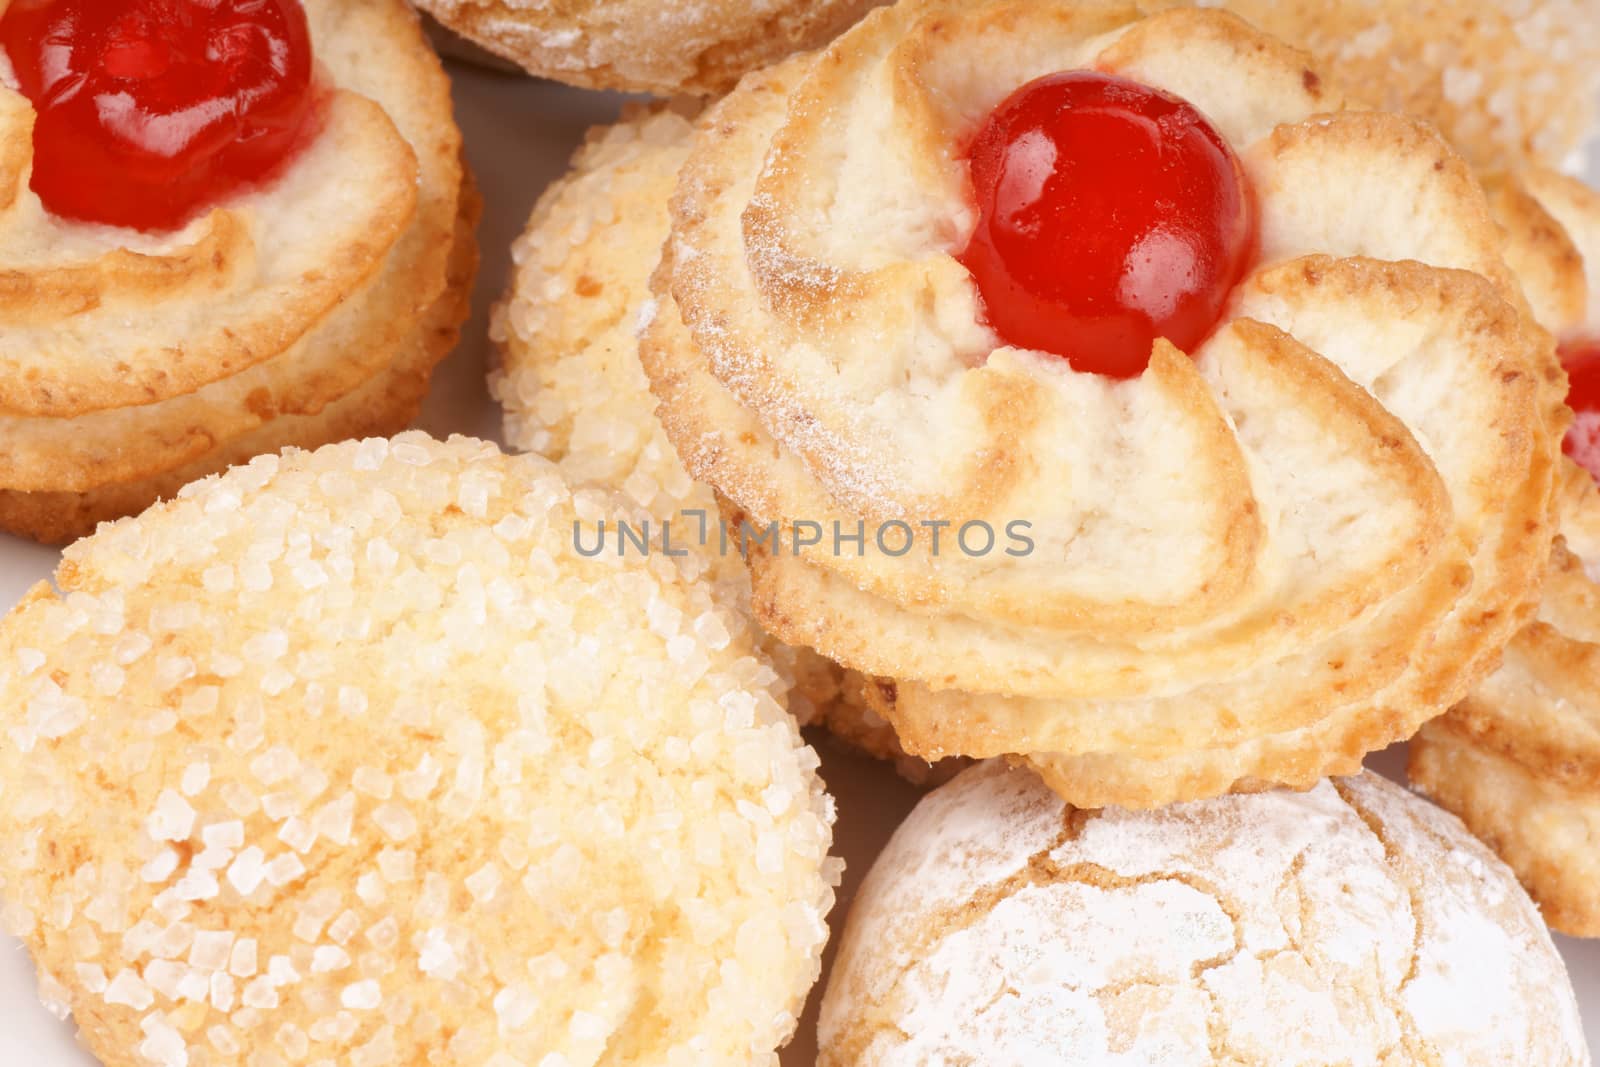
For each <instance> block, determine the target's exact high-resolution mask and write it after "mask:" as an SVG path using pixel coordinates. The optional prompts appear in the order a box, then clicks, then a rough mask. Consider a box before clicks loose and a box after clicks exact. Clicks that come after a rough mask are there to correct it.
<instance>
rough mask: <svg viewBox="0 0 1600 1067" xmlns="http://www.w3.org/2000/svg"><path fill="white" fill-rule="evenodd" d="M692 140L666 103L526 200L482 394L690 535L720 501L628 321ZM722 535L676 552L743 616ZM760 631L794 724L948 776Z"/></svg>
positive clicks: (804, 652)
mask: <svg viewBox="0 0 1600 1067" xmlns="http://www.w3.org/2000/svg"><path fill="white" fill-rule="evenodd" d="M692 137H693V126H692V124H691V120H690V118H689V117H686V116H685V115H684V114H683V113H681V111H678V110H670V109H666V108H657V109H653V110H641V111H639V112H637V113H635V114H633V115H631V116H629V117H626V118H625V119H624V120H623V121H622V122H620V123H617V124H616V125H613V126H604V127H597V128H596V129H594V130H591V131H590V133H589V136H588V138H587V139H586V142H585V144H584V146H583V147H582V148H581V149H580V150H579V151H578V153H577V155H576V156H575V157H574V159H573V161H572V170H571V172H570V173H569V174H568V175H567V176H566V177H564V178H563V179H561V180H560V181H558V182H556V183H555V184H554V185H552V186H551V187H550V188H549V189H548V190H546V191H545V193H544V195H543V196H541V197H540V199H539V203H538V204H537V205H536V206H535V207H534V210H533V216H532V218H531V219H530V220H529V223H528V227H527V230H526V231H525V232H524V233H523V235H522V237H521V238H519V240H518V241H517V244H516V246H515V249H514V253H513V256H512V258H513V260H514V262H515V263H516V264H517V266H516V269H515V273H514V276H513V278H512V280H511V284H510V289H509V291H508V292H507V293H506V295H505V298H504V299H503V300H502V301H501V302H500V303H499V304H498V305H497V307H496V308H495V312H494V316H493V320H492V323H491V326H490V332H491V335H492V338H493V340H494V341H495V343H496V346H497V351H498V353H499V358H500V365H499V367H498V368H497V369H496V370H495V371H494V372H492V373H491V375H490V391H491V392H492V393H493V394H494V396H495V398H496V399H497V400H499V401H500V403H501V405H502V406H503V407H504V409H505V439H506V441H507V443H508V444H510V445H511V446H512V447H514V448H517V449H519V450H522V451H528V452H536V453H538V454H539V455H542V456H545V457H547V458H549V459H551V460H554V461H555V462H556V464H557V465H558V466H559V467H560V468H561V469H562V472H563V473H564V474H566V476H567V477H568V478H570V479H572V480H573V481H574V482H576V483H592V484H596V485H602V486H605V487H606V488H608V489H611V490H613V491H615V492H618V493H620V494H622V495H623V496H626V497H628V498H629V499H631V500H632V501H633V502H634V503H636V504H638V505H639V506H640V507H641V508H643V509H644V510H645V511H646V512H647V513H648V514H650V515H651V516H652V517H653V518H655V519H656V520H658V521H659V520H662V519H666V520H669V521H671V522H672V523H673V524H674V526H675V528H676V529H678V530H679V531H681V532H683V533H686V534H689V535H693V534H694V533H696V532H697V531H698V529H699V527H700V523H701V522H706V523H712V524H714V523H715V521H716V517H717V515H718V506H717V500H716V496H715V494H713V493H712V491H711V489H710V488H709V487H707V486H705V485H702V484H700V483H698V482H695V481H694V480H693V479H692V478H691V477H690V476H689V474H688V473H687V472H686V471H685V470H684V469H683V464H682V463H680V462H679V460H678V457H677V453H675V452H674V451H673V449H672V444H671V442H669V441H668V440H667V437H666V434H665V432H664V431H663V430H662V428H661V424H660V422H659V421H658V420H657V419H656V417H655V406H656V405H655V398H654V397H652V396H651V395H650V382H649V379H648V378H647V377H645V373H644V369H643V367H641V366H640V364H639V355H638V351H639V339H638V334H639V329H638V327H639V323H640V321H641V313H646V312H648V310H649V308H650V307H651V306H652V305H653V304H654V298H653V297H652V296H651V294H650V274H651V272H652V271H653V270H654V269H655V266H656V262H657V261H658V260H659V259H660V254H661V245H662V243H663V242H664V241H665V240H666V238H667V234H668V231H669V230H670V229H671V219H670V217H669V213H668V210H667V205H668V201H669V200H670V198H671V195H672V189H673V186H674V185H675V184H676V181H677V175H678V170H679V168H680V167H682V165H683V161H684V159H685V158H686V157H687V156H688V154H689V146H690V142H691V140H692ZM719 542H720V539H717V540H713V541H712V542H711V543H710V544H708V545H706V546H702V545H700V544H699V543H698V539H697V538H693V537H692V536H691V538H690V543H689V544H687V545H686V546H685V547H687V548H688V549H690V550H693V551H696V552H700V551H701V549H702V548H704V549H706V551H704V552H703V553H702V554H703V556H704V558H705V560H706V564H707V567H706V574H707V578H708V580H710V581H711V582H712V583H713V584H714V585H715V586H716V588H717V591H718V595H719V596H720V597H722V598H723V599H724V600H725V601H726V602H727V603H728V604H730V605H732V606H734V607H735V609H736V610H738V611H739V612H740V613H742V614H745V615H748V613H749V600H750V577H749V572H748V570H747V569H746V567H745V565H744V562H743V560H742V559H740V557H739V554H738V551H737V549H736V548H732V549H730V550H728V551H723V550H721V546H720V543H719ZM763 640H765V643H766V646H767V652H768V654H769V655H770V656H771V657H772V658H773V660H774V662H775V663H776V664H777V665H778V666H779V668H780V670H782V671H783V672H784V673H785V674H786V675H787V676H789V677H792V678H793V680H794V686H793V688H792V689H791V691H790V699H789V710H790V711H791V712H793V713H794V714H795V715H796V717H797V718H799V720H800V722H801V725H813V724H815V725H822V726H826V727H827V728H828V730H829V731H830V732H831V733H832V734H833V735H834V736H836V737H838V738H840V739H841V740H843V741H845V742H846V743H847V744H848V745H849V746H851V747H853V748H857V749H860V750H862V751H865V752H867V753H868V754H869V755H872V756H875V757H877V758H879V759H885V760H890V761H892V762H893V763H894V765H895V768H896V769H897V770H898V771H899V772H900V773H901V774H902V776H904V777H906V778H908V779H910V780H912V781H914V782H919V783H923V782H928V781H930V780H932V779H934V778H937V777H940V776H943V775H947V774H948V773H949V770H948V768H946V769H944V770H941V771H939V772H937V773H936V772H935V770H934V768H932V767H930V765H929V764H928V763H927V761H925V760H921V759H917V758H916V757H914V756H908V755H906V753H905V752H904V751H902V750H901V748H900V745H899V742H898V741H896V739H895V735H894V730H893V728H892V727H890V726H889V724H888V723H887V722H885V721H884V720H883V719H882V718H880V717H879V716H878V715H877V713H876V712H875V711H873V709H872V708H871V707H870V706H868V705H867V704H866V703H864V702H863V700H862V699H861V696H860V694H861V693H862V692H863V686H864V685H865V684H867V683H866V680H865V679H863V678H862V677H860V676H859V675H857V674H855V672H846V671H841V670H840V668H838V667H837V666H836V665H834V664H833V663H831V662H829V661H828V660H826V659H824V658H823V657H821V656H819V655H817V654H816V653H814V652H812V651H811V650H810V649H803V648H791V647H789V646H786V645H783V644H780V643H779V642H777V641H773V640H771V639H770V638H765V637H764V635H763Z"/></svg>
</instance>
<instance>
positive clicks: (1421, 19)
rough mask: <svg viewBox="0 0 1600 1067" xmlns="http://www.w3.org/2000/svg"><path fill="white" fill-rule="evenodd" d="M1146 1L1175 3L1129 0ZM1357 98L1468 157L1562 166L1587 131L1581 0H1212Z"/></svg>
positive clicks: (1598, 19) (1590, 25)
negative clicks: (1421, 121) (1290, 47)
mask: <svg viewBox="0 0 1600 1067" xmlns="http://www.w3.org/2000/svg"><path fill="white" fill-rule="evenodd" d="M1140 6H1141V7H1142V8H1144V9H1146V10H1163V9H1166V8H1169V7H1175V6H1188V5H1181V4H1179V3H1178V2H1176V0H1140ZM1215 6H1218V7H1225V8H1227V9H1228V10H1230V11H1234V12H1237V13H1238V14H1240V15H1242V16H1244V17H1245V18H1247V19H1249V20H1250V21H1251V22H1252V23H1253V24H1255V25H1256V26H1258V27H1260V28H1261V29H1263V30H1265V31H1266V32H1268V33H1270V34H1273V35H1274V36H1276V37H1279V38H1281V39H1282V40H1285V41H1288V42H1290V43H1291V44H1296V45H1299V46H1301V47H1304V48H1306V49H1309V50H1310V51H1311V53H1312V54H1313V55H1315V56H1316V57H1317V59H1318V61H1319V62H1321V63H1322V64H1323V66H1324V69H1326V70H1327V71H1328V73H1329V74H1330V75H1332V76H1333V77H1334V78H1336V79H1339V80H1340V81H1341V82H1342V83H1343V84H1344V85H1346V86H1349V87H1350V89H1351V90H1352V91H1354V92H1357V93H1359V94H1360V96H1361V97H1362V98H1363V99H1366V100H1371V101H1373V102H1374V103H1377V104H1381V105H1382V106H1384V107H1389V108H1393V109H1395V110H1398V111H1406V112H1409V113H1411V114H1414V115H1420V116H1422V117H1424V118H1426V119H1428V120H1430V121H1431V122H1434V123H1436V124H1437V125H1438V127H1439V129H1441V130H1442V131H1444V133H1445V135H1446V136H1448V137H1449V138H1450V140H1451V142H1452V143H1453V144H1454V145H1455V146H1456V147H1457V148H1458V149H1459V150H1460V151H1461V153H1462V155H1464V156H1466V157H1467V159H1468V160H1469V161H1470V162H1472V163H1473V164H1474V165H1476V166H1480V167H1497V168H1498V167H1505V166H1507V165H1508V163H1510V162H1511V161H1515V160H1520V161H1523V162H1529V163H1544V164H1545V165H1548V166H1553V167H1554V166H1562V165H1565V164H1567V163H1568V162H1569V161H1571V160H1573V159H1574V158H1575V155H1576V153H1577V152H1578V151H1579V150H1580V149H1581V148H1582V146H1583V144H1584V141H1585V140H1586V139H1587V138H1590V137H1592V136H1594V134H1595V133H1596V132H1597V131H1596V127H1595V120H1596V117H1597V116H1596V95H1597V94H1600V6H1596V5H1595V4H1593V3H1591V2H1590V0H1294V2H1282V0H1222V2H1221V3H1219V4H1217V5H1215Z"/></svg>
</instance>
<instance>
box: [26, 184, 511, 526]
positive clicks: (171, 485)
mask: <svg viewBox="0 0 1600 1067" xmlns="http://www.w3.org/2000/svg"><path fill="white" fill-rule="evenodd" d="M482 207H483V204H482V199H481V198H480V197H479V196H478V192H477V189H476V187H475V185H474V183H473V181H472V177H471V175H470V174H469V173H466V172H463V182H462V187H461V197H460V203H459V205H458V210H459V213H460V214H459V218H458V219H457V221H456V229H455V234H454V236H453V239H452V240H453V246H452V249H451V253H450V261H449V273H448V275H447V277H446V285H445V290H444V291H443V292H442V293H440V294H439V296H438V298H437V299H436V300H435V301H434V303H433V307H431V308H429V309H428V310H427V312H426V313H425V314H424V315H423V316H422V318H421V319H420V320H419V321H418V322H417V324H416V326H415V327H414V328H413V331H412V333H411V336H409V337H407V338H405V339H404V340H403V341H402V342H401V344H400V346H399V348H398V349H397V350H396V351H395V354H394V357H393V359H392V360H391V362H390V363H389V365H388V366H387V367H384V368H383V369H382V370H380V371H379V372H378V373H377V374H375V375H373V376H372V377H371V378H369V379H367V380H366V381H365V382H362V383H361V384H360V385H358V386H357V387H356V388H355V389H354V390H353V391H351V392H349V393H346V394H344V395H343V396H341V397H339V398H337V399H335V400H333V401H332V402H330V403H329V404H328V405H327V406H326V407H324V408H323V409H322V410H321V411H319V412H317V413H316V414H314V415H312V414H292V413H284V414H280V415H278V416H276V417H275V418H273V419H271V420H269V421H267V422H265V423H262V424H261V425H260V426H259V427H257V428H256V429H254V430H251V431H249V432H247V433H244V434H242V435H240V436H239V437H236V438H233V439H232V440H229V441H226V442H224V443H223V444H222V445H220V446H219V447H217V448H214V449H212V450H211V451H209V452H206V453H204V454H203V455H201V456H200V457H198V458H197V459H194V460H191V461H189V462H188V463H185V464H184V465H182V466H180V467H176V468H173V469H171V470H167V471H163V472H161V473H160V474H157V475H154V476H153V477H148V478H143V479H139V480H135V481H130V482H121V483H117V484H113V485H105V486H100V487H98V488H95V489H90V490H88V491H86V492H82V493H73V492H54V493H52V492H19V491H17V490H13V489H0V529H4V530H9V531H11V532H12V533H17V534H21V535H22V536H24V537H29V538H32V539H33V540H35V541H41V542H43V543H45V544H65V543H66V542H69V541H75V540H77V539H78V538H80V537H86V536H88V535H89V534H91V533H93V532H94V529H95V527H96V526H98V525H99V524H100V523H102V522H109V521H111V520H112V519H116V518H120V517H122V516H124V515H134V514H137V513H139V512H141V511H143V510H144V509H145V508H147V507H149V506H150V505H151V504H154V503H155V502H156V501H158V500H164V499H169V498H171V497H172V496H173V495H174V494H176V493H177V491H178V490H179V489H181V488H183V487H184V486H185V485H187V484H189V483H190V482H192V481H196V480H198V479H200V478H204V477H205V476H206V475H208V474H214V473H216V472H217V471H221V470H225V469H227V468H228V467H231V466H233V465H235V464H238V463H243V462H245V461H246V460H248V459H250V458H251V457H253V456H259V455H263V454H265V453H268V452H277V451H280V450H282V449H284V448H287V447H290V446H298V447H301V448H317V447H320V446H322V445H325V444H332V443H334V442H335V441H344V440H349V439H352V438H362V437H387V436H390V435H392V434H397V433H399V432H400V431H401V430H403V429H405V428H406V427H407V426H409V425H411V422H412V420H414V419H415V418H416V417H417V413H418V411H420V410H421V407H422V401H423V399H424V398H425V397H426V396H427V394H428V385H429V382H430V381H431V379H432V376H433V370H434V368H435V367H436V366H437V365H438V364H439V362H440V361H441V360H443V359H444V358H445V357H446V356H448V355H449V354H450V353H451V352H452V351H454V350H455V347H456V343H457V342H458V341H459V340H460V338H461V324H462V323H464V322H466V320H467V316H468V314H469V313H470V311H471V308H470V302H471V298H472V285H473V282H474V281H475V280H476V278H477V273H478V239H477V229H478V221H479V218H480V217H481V215H482Z"/></svg>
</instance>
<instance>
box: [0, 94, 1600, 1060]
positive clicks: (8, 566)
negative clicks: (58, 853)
mask: <svg viewBox="0 0 1600 1067" xmlns="http://www.w3.org/2000/svg"><path fill="white" fill-rule="evenodd" d="M453 74H454V77H455V83H456V90H457V95H456V110H457V112H458V118H459V120H460V122H461V126H462V128H463V130H464V131H465V133H466V141H467V155H468V157H469V158H470V160H471V163H472V166H473V168H474V169H475V170H476V172H477V176H478V181H479V184H480V186H481V187H482V190H483V196H484V200H485V204H486V209H485V216H484V223H483V229H482V231H481V241H482V247H483V273H482V276H481V278H480V280H479V284H478V292H477V298H476V301H475V303H474V317H473V319H472V321H471V322H470V323H469V324H468V326H467V328H466V331H465V334H464V338H463V343H462V346H461V349H460V350H459V351H458V352H457V353H456V354H455V355H454V356H453V357H452V358H451V359H450V360H449V361H448V362H446V363H445V364H444V365H443V366H442V367H441V368H440V369H439V373H438V376H437V378H436V380H435V388H434V393H433V396H432V397H431V398H430V399H429V402H428V406H427V409H426V410H425V412H424V415H423V419H422V423H421V425H422V427H423V428H424V429H427V430H429V431H431V432H433V433H435V434H439V435H445V434H449V433H468V434H474V435H476V436H480V437H489V438H497V437H498V436H499V432H500V419H499V413H498V411H497V410H496V409H495V407H494V405H493V404H492V403H491V402H490V400H489V397H488V394H487V393H486V391H485V388H484V370H485V365H486V359H487V354H488V339H487V312H488V307H489V304H490V303H491V302H492V301H493V300H494V299H495V298H496V297H498V295H499V294H500V292H501V290H502V288H503V287H504V284H505V279H506V276H507V268H508V263H509V259H510V244H511V241H512V239H513V238H514V237H515V236H516V235H517V234H518V233H519V232H521V230H522V227H523V224H524V222H525V221H526V219H527V217H528V213H529V211H530V210H531V209H532V207H533V203H534V201H535V200H536V199H537V198H538V195H539V193H540V191H541V190H542V189H543V188H544V186H545V185H546V184H547V183H548V182H550V181H551V180H552V179H554V178H555V177H557V176H558V175H559V174H561V172H562V171H563V170H564V169H565V167H566V161H567V159H568V157H569V156H570V155H571V153H572V151H573V149H574V148H575V147H576V146H577V144H578V143H579V141H580V140H581V139H582V136H583V131H584V130H585V129H586V128H587V127H588V126H590V125H592V124H595V123H600V122H606V121H609V120H610V119H612V118H613V117H615V115H616V112H617V109H618V107H619V106H620V101H619V100H618V99H617V98H616V97H612V96H607V95H603V94H597V93H584V92H581V91H578V90H573V89H566V88H562V87H559V86H554V85H550V84H547V83H539V82H534V81H530V80H528V79H524V78H520V77H514V76H505V75H498V74H493V73H488V72H484V71H479V70H476V69H471V68H466V67H460V66H458V67H456V68H455V69H454V70H453ZM1590 175H1591V178H1593V179H1595V180H1597V181H1600V155H1597V156H1596V158H1594V159H1591V166H1590ZM55 561H56V553H55V552H53V551H50V550H46V549H42V548H39V547H37V546H35V545H30V544H25V543H23V542H19V541H15V540H13V539H10V538H7V537H5V536H4V535H0V606H9V605H10V604H12V603H14V602H15V601H16V600H17V599H18V598H20V597H21V595H22V593H23V592H24V591H25V590H26V589H27V588H28V587H29V586H31V585H32V584H33V583H34V582H37V581H39V580H41V579H43V578H45V577H47V576H48V575H49V573H50V571H51V569H52V568H53V567H54V566H55ZM818 747H819V748H820V749H821V750H822V753H823V775H824V777H825V778H826V779H827V784H828V786H829V788H830V789H831V790H832V792H833V793H834V795H835V796H836V797H837V798H838V801H839V811H840V820H839V828H838V838H839V844H838V851H839V852H840V853H841V854H842V855H843V856H844V857H845V860H846V862H847V863H848V864H849V873H848V874H847V875H846V881H845V886H844V891H843V893H842V894H841V906H840V907H839V908H838V909H836V911H835V915H834V922H835V929H837V928H838V925H839V923H840V922H841V921H842V917H843V913H844V910H845V906H846V905H848V901H849V894H850V892H851V890H852V888H853V887H854V886H855V884H856V883H857V882H859V880H860V878H861V876H862V875H863V874H865V873H866V869H867V866H868V865H869V864H870V863H871V860H872V857H873V855H874V854H875V853H876V851H877V850H878V848H880V847H881V846H882V844H883V842H884V841H885V840H886V839H887V837H888V835H889V834H890V833H891V832H892V831H893V829H894V826H895V825H896V823H897V822H898V821H899V820H900V819H901V818H902V817H904V815H905V813H906V812H907V811H909V810H910V808H911V805H912V804H914V803H915V800H916V793H915V791H913V790H912V789H911V788H910V787H908V786H906V785H905V784H903V783H901V782H900V781H898V780H897V779H896V778H894V776H893V775H891V774H889V773H888V772H886V771H885V770H884V769H883V768H882V767H880V766H877V765H875V764H872V763H870V762H869V761H865V760H861V759H858V758H854V757H849V756H845V755H841V754H840V753H838V752H836V751H833V750H831V749H830V748H829V747H828V745H827V744H826V742H825V740H822V741H819V746H818ZM1371 762H1372V763H1373V764H1374V765H1375V766H1376V767H1377V768H1379V769H1380V770H1383V771H1385V772H1387V773H1390V774H1391V775H1393V774H1398V773H1399V769H1400V767H1401V765H1402V763H1403V759H1402V757H1401V756H1400V754H1399V753H1397V752H1394V751H1391V752H1387V753H1383V754H1380V755H1379V756H1376V757H1374V759H1373V760H1372V761H1371ZM1556 942H1557V944H1558V945H1559V946H1560V948H1561V951H1562V953H1563V954H1564V955H1565V957H1566V959H1567V965H1568V967H1569V968H1570V970H1571V973H1572V980H1573V982H1574V984H1575V985H1576V986H1577V989H1578V997H1579V1001H1580V1003H1581V1004H1582V1005H1583V1009H1584V1017H1585V1021H1586V1026H1587V1031H1588V1034H1589V1043H1590V1046H1591V1047H1592V1048H1600V943H1595V942H1582V941H1572V940H1567V939H1564V938H1559V937H1558V938H1557V939H1556ZM818 991H819V993H820V986H819V990H818ZM812 1001H813V1003H812V1006H811V1010H810V1011H809V1012H808V1013H807V1016H806V1019H805V1021H804V1023H803V1024H802V1028H801V1033H800V1035H799V1036H798V1037H797V1038H796V1040H795V1043H794V1044H793V1045H792V1046H791V1047H790V1048H789V1049H788V1050H787V1051H786V1052H785V1055H784V1057H783V1062H784V1065H785V1067H802V1065H810V1064H812V1063H813V1062H814V1059H815V1044H814V1040H813V1036H812V1029H813V1024H814V1020H815V1013H816V1005H815V1001H816V995H813V998H812ZM93 1063H94V1060H93V1058H92V1057H90V1056H88V1055H87V1054H85V1053H84V1052H82V1051H80V1050H79V1049H78V1048H77V1046H76V1045H75V1043H74V1041H73V1035H72V1026H71V1024H70V1023H58V1022H56V1021H55V1019H53V1018H52V1017H51V1016H50V1015H49V1014H48V1013H46V1012H45V1010H44V1009H43V1008H42V1007H41V1006H40V1005H39V1002H38V999H37V997H36V996H35V995H34V989H33V972H32V967H31V965H30V964H29V962H28V958H27V956H26V954H25V953H24V952H23V949H22V947H21V946H20V945H19V944H17V943H16V942H15V941H13V940H11V939H10V938H5V937H0V1067H91V1065H92V1064H93Z"/></svg>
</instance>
